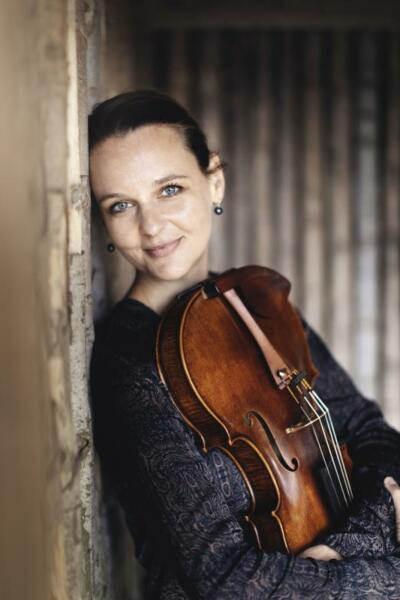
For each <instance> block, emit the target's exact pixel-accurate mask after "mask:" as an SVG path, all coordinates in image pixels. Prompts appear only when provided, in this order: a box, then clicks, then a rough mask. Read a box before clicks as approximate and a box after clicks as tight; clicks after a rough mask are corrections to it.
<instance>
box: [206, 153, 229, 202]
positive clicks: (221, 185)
mask: <svg viewBox="0 0 400 600" xmlns="http://www.w3.org/2000/svg"><path fill="white" fill-rule="evenodd" d="M208 171H209V174H208V181H209V185H210V192H211V200H212V203H213V204H215V205H217V204H221V202H222V201H223V199H224V194H225V176H224V170H223V168H222V164H221V159H220V156H219V154H218V152H212V153H211V155H210V161H209V163H208Z"/></svg>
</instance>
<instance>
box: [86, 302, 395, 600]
mask: <svg viewBox="0 0 400 600" xmlns="http://www.w3.org/2000/svg"><path fill="white" fill-rule="evenodd" d="M159 321H160V317H159V315H158V314H157V313H155V312H154V311H153V310H151V309H150V308H149V307H147V306H145V305H144V304H142V303H141V302H139V301H137V300H132V299H124V300H122V301H121V302H119V303H117V304H116V305H115V306H114V308H113V309H112V311H111V312H110V313H109V314H108V315H107V316H106V318H104V319H103V320H102V321H101V322H99V323H98V324H97V325H96V337H95V343H94V347H93V353H92V362H91V397H92V411H93V422H94V439H95V445H96V448H97V451H98V453H99V456H100V459H101V462H102V465H103V468H104V469H105V471H106V472H107V473H108V474H109V476H110V477H111V479H112V482H113V486H114V488H115V491H116V494H117V496H118V498H119V501H120V503H121V505H122V507H123V509H124V512H125V515H126V520H127V524H128V526H129V529H130V531H131V533H132V536H133V538H134V541H135V549H136V556H137V558H138V560H139V561H140V563H141V564H142V565H143V566H144V567H145V570H146V573H147V576H146V592H145V597H146V600H147V599H152V600H153V599H157V600H178V599H179V600H181V599H182V600H183V599H190V600H233V599H237V598H238V599H240V600H242V599H243V600H245V599H251V600H266V599H267V598H274V599H276V600H283V599H286V598H288V599H289V598H290V599H293V600H302V599H307V600H313V599H317V598H318V599H320V598H324V599H325V600H331V599H332V600H333V599H338V600H339V599H340V600H350V599H352V600H366V599H379V600H384V599H385V600H394V599H397V600H400V550H399V545H398V544H397V543H396V540H395V526H394V523H395V515H394V508H393V503H392V500H391V497H390V495H389V493H388V492H387V491H386V489H385V488H384V487H383V485H382V480H383V478H384V476H386V475H392V476H394V477H395V478H396V479H397V480H398V481H400V434H399V433H398V432H396V431H395V430H394V429H393V428H391V427H390V426H389V425H388V424H387V423H386V422H385V421H384V419H383V417H382V414H381V411H380V409H379V408H378V406H377V404H375V403H374V402H372V401H371V400H368V399H366V398H365V397H363V396H362V395H361V394H360V392H359V391H358V390H357V389H356V387H355V386H354V384H353V382H352V381H351V379H350V378H349V377H348V375H347V374H346V373H345V372H344V370H343V369H342V368H341V367H340V366H339V365H338V363H337V362H336V361H335V360H334V358H333V357H332V355H331V354H330V352H329V351H328V349H327V348H326V346H325V345H324V344H323V342H322V341H321V339H320V338H319V337H318V336H317V334H316V333H315V332H314V331H313V330H312V329H311V328H310V327H309V326H307V324H306V323H304V328H305V331H306V335H307V338H308V342H309V345H310V349H311V354H312V358H313V360H314V363H315V365H316V367H317V369H318V370H319V373H320V374H319V376H318V379H317V381H316V384H315V388H316V391H317V392H318V393H319V394H320V396H321V397H322V398H323V399H324V400H325V402H326V404H327V405H328V407H329V409H330V412H331V416H332V419H333V422H334V425H335V428H336V431H337V433H338V437H339V438H340V439H341V440H345V441H346V442H347V444H348V447H349V451H350V454H351V456H352V458H353V461H354V463H355V473H354V487H355V492H356V502H355V503H354V506H353V509H352V511H351V514H350V516H349V518H348V519H346V521H345V522H344V523H343V524H342V525H341V527H340V529H339V530H338V531H335V532H333V533H331V534H330V535H329V536H327V537H325V538H324V539H323V540H319V541H320V543H326V544H328V545H330V546H331V547H332V548H334V549H336V550H337V551H338V552H339V553H340V554H341V555H342V556H343V557H344V560H341V561H319V560H314V559H304V558H299V557H293V556H287V555H284V554H281V553H278V552H274V553H266V552H264V551H261V550H259V549H257V547H256V546H255V545H254V541H253V538H252V537H250V536H249V534H248V532H247V530H246V529H245V528H244V526H243V524H242V518H241V517H242V515H243V513H244V511H245V510H246V508H247V506H248V504H249V493H248V490H247V488H246V486H245V484H244V482H243V480H242V477H241V475H240V473H239V471H238V470H237V468H236V466H235V465H234V463H233V462H232V461H231V460H230V459H229V457H228V456H226V455H225V453H223V452H222V451H220V450H218V449H213V450H211V451H209V452H208V453H207V454H204V453H203V452H202V451H201V450H200V447H199V444H198V441H197V439H196V437H195V435H194V434H193V433H192V431H191V430H190V428H189V427H188V426H187V425H186V424H185V422H184V421H183V419H182V418H181V416H180V414H179V413H178V411H177V409H176V408H175V405H174V404H173V402H172V401H171V399H170V396H169V393H168V391H167V389H166V388H165V386H164V385H163V384H162V383H161V381H160V380H159V377H158V375H157V370H156V365H155V336H156V331H157V326H158V324H159Z"/></svg>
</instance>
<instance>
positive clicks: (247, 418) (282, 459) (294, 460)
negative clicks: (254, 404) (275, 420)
mask: <svg viewBox="0 0 400 600" xmlns="http://www.w3.org/2000/svg"><path fill="white" fill-rule="evenodd" d="M252 417H255V418H256V419H257V421H258V422H259V423H260V425H261V427H262V428H263V430H264V432H265V435H266V436H267V438H268V441H269V443H270V444H271V446H272V448H273V449H274V451H275V454H276V456H277V458H278V460H279V462H280V463H281V465H282V466H283V467H284V468H285V469H287V470H288V471H292V472H293V471H297V469H298V468H299V462H298V460H297V458H292V460H291V463H292V465H293V466H291V465H289V463H288V462H287V461H286V460H285V457H284V456H283V454H282V452H281V449H280V448H279V446H278V442H277V441H276V439H275V437H274V435H273V433H272V431H271V430H270V428H269V427H268V423H267V422H266V421H265V419H264V418H263V417H262V416H261V415H260V414H259V413H258V412H256V411H255V410H250V411H249V412H248V413H246V415H245V416H244V419H243V420H244V422H245V423H246V425H248V427H252V426H253V419H252Z"/></svg>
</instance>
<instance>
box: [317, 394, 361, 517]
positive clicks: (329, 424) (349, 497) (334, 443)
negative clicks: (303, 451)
mask: <svg viewBox="0 0 400 600" xmlns="http://www.w3.org/2000/svg"><path fill="white" fill-rule="evenodd" d="M307 386H308V388H309V390H308V392H307V395H308V394H310V395H311V397H312V399H313V400H314V402H315V403H316V404H317V406H318V407H319V408H320V410H321V411H322V413H323V415H324V417H325V419H326V422H327V427H328V431H329V435H330V438H331V441H332V446H333V448H334V450H335V454H336V458H337V462H338V466H339V470H340V472H341V474H342V478H343V480H341V479H340V476H339V474H338V472H337V466H336V462H335V460H334V458H333V456H332V450H331V446H330V444H329V442H328V440H327V438H326V430H325V428H324V427H322V431H323V433H324V437H325V441H326V444H327V446H328V450H329V453H330V456H331V459H332V462H333V464H334V465H335V471H336V474H337V478H338V480H339V482H340V486H341V488H342V493H343V496H344V498H345V502H346V505H348V504H349V503H350V501H351V500H352V499H353V494H352V490H351V486H350V482H349V479H348V476H347V471H346V467H345V465H344V462H343V457H342V453H341V451H340V447H339V443H338V440H337V437H336V433H335V429H334V427H333V423H332V419H331V416H330V413H329V409H328V408H327V406H326V405H325V404H324V403H323V402H322V400H321V399H320V398H319V396H318V395H317V393H316V392H315V391H314V390H313V389H312V388H311V386H310V385H309V384H308V382H307ZM306 400H307V402H308V398H307V397H306ZM342 482H343V483H344V485H345V488H346V494H345V493H344V490H343V483H342ZM346 495H347V498H346Z"/></svg>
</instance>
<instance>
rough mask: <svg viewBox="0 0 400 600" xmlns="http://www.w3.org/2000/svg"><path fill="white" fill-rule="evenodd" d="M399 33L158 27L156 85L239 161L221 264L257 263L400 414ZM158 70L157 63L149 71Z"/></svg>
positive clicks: (216, 258) (396, 417)
mask: <svg viewBox="0 0 400 600" xmlns="http://www.w3.org/2000/svg"><path fill="white" fill-rule="evenodd" d="M399 39H400V38H399V34H397V33H395V32H381V31H376V32H374V31H369V32H358V31H312V32H311V31H310V32H307V31H304V30H303V31H296V30H287V31H279V30H276V29H274V30H273V31H263V30H257V31H240V30H235V29H229V30H218V29H215V28H214V29H208V30H204V31H203V30H200V29H198V30H193V29H186V30H185V29H182V28H180V29H179V30H177V31H174V29H173V28H169V29H168V30H159V31H154V32H153V33H152V40H151V48H152V52H151V59H150V60H151V61H152V64H151V65H148V66H147V69H146V67H144V68H143V66H142V72H146V80H143V82H142V81H140V80H137V81H136V85H137V87H140V86H141V85H142V84H143V85H144V84H146V85H149V84H150V85H151V86H152V87H155V88H158V89H160V90H162V91H166V92H168V93H170V94H171V95H173V96H175V97H176V98H177V99H178V100H180V101H181V102H183V103H184V104H185V105H187V106H188V108H189V109H190V110H191V111H192V112H193V113H194V115H195V116H196V117H197V119H198V120H199V122H200V123H201V124H202V126H203V128H204V129H205V131H206V133H207V135H208V137H209V141H210V146H211V147H212V149H215V150H218V151H220V152H221V154H222V158H223V159H224V160H226V161H227V162H228V168H227V171H226V176H227V191H226V198H225V212H224V215H223V216H222V217H220V218H219V219H218V218H216V219H215V220H216V228H215V232H214V235H213V239H212V243H211V266H212V268H213V269H217V270H222V269H225V268H228V267H231V266H240V265H245V264H249V263H259V264H264V265H268V266H271V267H273V268H276V269H278V270H280V271H281V272H282V273H284V274H285V275H286V276H287V277H289V279H290V280H291V281H292V284H293V290H292V298H293V300H294V302H295V303H296V304H297V305H298V306H299V308H300V309H301V310H302V311H303V313H304V315H305V317H306V318H307V319H308V320H309V322H310V323H311V324H312V325H313V326H314V327H315V328H316V329H317V330H318V331H319V332H320V334H321V335H322V337H323V338H324V339H325V340H326V342H327V343H328V345H329V346H330V348H331V349H332V350H333V352H334V354H335V355H336V356H337V358H338V359H339V360H340V362H341V363H342V364H343V365H344V366H345V367H346V368H347V369H348V370H349V372H350V373H351V374H352V376H353V378H354V379H355V381H356V383H357V384H358V386H359V387H360V389H361V390H362V391H363V392H364V393H365V394H367V395H368V396H370V397H372V398H375V399H377V400H378V402H379V403H380V404H381V406H382V408H383V409H384V411H385V413H386V415H387V418H388V419H389V420H390V421H391V422H392V423H393V424H394V425H396V426H397V427H400V398H399V395H400V356H399V354H400V352H399V339H400V319H399V248H400V235H399V212H400V211H399V201H400V183H399V177H400V167H399V158H400V156H399V135H400V128H399V110H400V109H399V100H400V98H399V78H400V65H399V58H400V57H399V52H400V49H399V48H400V46H399ZM149 73H150V76H149Z"/></svg>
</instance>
